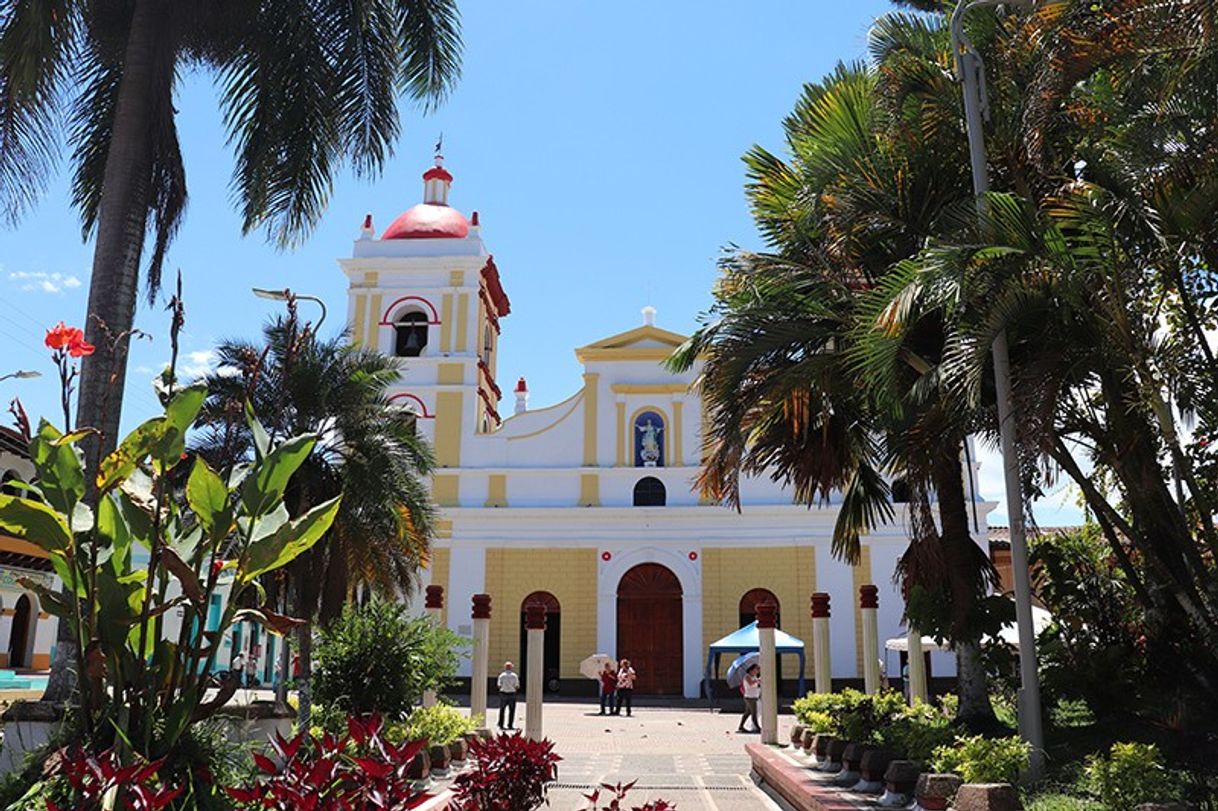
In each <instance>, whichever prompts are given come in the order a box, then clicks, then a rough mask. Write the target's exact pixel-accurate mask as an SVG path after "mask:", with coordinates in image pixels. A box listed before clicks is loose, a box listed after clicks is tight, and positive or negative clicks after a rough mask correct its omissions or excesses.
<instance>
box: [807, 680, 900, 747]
mask: <svg viewBox="0 0 1218 811" xmlns="http://www.w3.org/2000/svg"><path fill="white" fill-rule="evenodd" d="M794 709H795V715H796V716H797V717H798V718H799V722H800V723H801V724H803V725H804V726H805V727H807V728H809V729H811V730H813V731H814V732H827V733H829V734H831V735H837V736H839V737H841V738H845V739H846V740H850V741H854V742H856V743H868V742H876V741H877V739H878V734H879V731H880V729H882V728H883V727H885V726H886V725H887V724H889V723H890V722H891V720H892V719H893V717H894V716H896V715H898V714H900V713H901V712H902V711H903V710H904V709H905V699H904V698H903V697H902V696H901V694H900V693H896V692H893V691H884V692H881V693H877V694H876V695H868V694H866V693H863V692H861V691H859V690H851V689H845V690H842V691H841V692H839V693H808V695H806V696H804V697H803V698H799V699H796V700H795V705H794Z"/></svg>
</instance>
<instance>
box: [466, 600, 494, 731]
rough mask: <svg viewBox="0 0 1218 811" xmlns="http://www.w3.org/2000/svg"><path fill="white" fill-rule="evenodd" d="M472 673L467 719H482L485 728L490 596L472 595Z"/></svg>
mask: <svg viewBox="0 0 1218 811" xmlns="http://www.w3.org/2000/svg"><path fill="white" fill-rule="evenodd" d="M473 623H474V671H473V677H472V679H471V681H470V687H469V717H470V718H477V717H479V716H481V717H482V725H483V726H482V728H486V679H487V662H488V657H489V656H490V636H491V596H490V595H489V594H475V595H474V611H473Z"/></svg>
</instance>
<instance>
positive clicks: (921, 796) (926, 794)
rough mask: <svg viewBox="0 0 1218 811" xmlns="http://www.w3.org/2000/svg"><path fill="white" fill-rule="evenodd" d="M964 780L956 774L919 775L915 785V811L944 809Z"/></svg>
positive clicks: (940, 810) (942, 810)
mask: <svg viewBox="0 0 1218 811" xmlns="http://www.w3.org/2000/svg"><path fill="white" fill-rule="evenodd" d="M963 782H964V781H963V780H961V779H960V777H959V776H957V775H954V774H923V775H919V777H918V783H917V785H916V786H915V787H914V798H915V800H916V802H915V803H914V809H915V811H944V809H946V808H947V804H948V803H949V802H951V799H952V797H955V796H956V791H958V790H959V788H960V786H961V784H962V783H963Z"/></svg>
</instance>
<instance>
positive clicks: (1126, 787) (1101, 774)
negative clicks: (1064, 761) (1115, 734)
mask: <svg viewBox="0 0 1218 811" xmlns="http://www.w3.org/2000/svg"><path fill="white" fill-rule="evenodd" d="M1084 781H1085V783H1086V786H1087V790H1088V791H1089V792H1090V793H1091V794H1092V795H1093V796H1095V797H1096V798H1097V799H1098V800H1099V801H1100V803H1102V804H1103V805H1104V807H1105V808H1108V809H1110V811H1132V809H1133V808H1135V807H1137V806H1138V805H1141V804H1142V803H1151V802H1170V801H1172V800H1176V799H1179V797H1180V791H1179V788H1178V786H1179V781H1177V780H1176V779H1174V778H1173V775H1172V773H1171V772H1170V771H1169V770H1168V769H1167V767H1166V766H1164V765H1163V758H1162V756H1161V755H1160V754H1159V749H1158V747H1156V746H1155V745H1154V744H1143V743H1114V744H1113V745H1112V748H1111V749H1110V750H1109V752H1108V756H1107V757H1102V756H1098V755H1092V756H1091V757H1090V758H1088V759H1087V767H1086V770H1085V771H1084Z"/></svg>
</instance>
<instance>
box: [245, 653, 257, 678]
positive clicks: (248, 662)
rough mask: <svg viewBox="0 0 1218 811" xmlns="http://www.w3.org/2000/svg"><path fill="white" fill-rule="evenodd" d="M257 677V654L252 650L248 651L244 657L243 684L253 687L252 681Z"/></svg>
mask: <svg viewBox="0 0 1218 811" xmlns="http://www.w3.org/2000/svg"><path fill="white" fill-rule="evenodd" d="M257 679H258V656H257V654H255V652H254V651H250V654H249V656H246V657H245V686H246V687H253V686H254V682H255V681H257Z"/></svg>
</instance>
